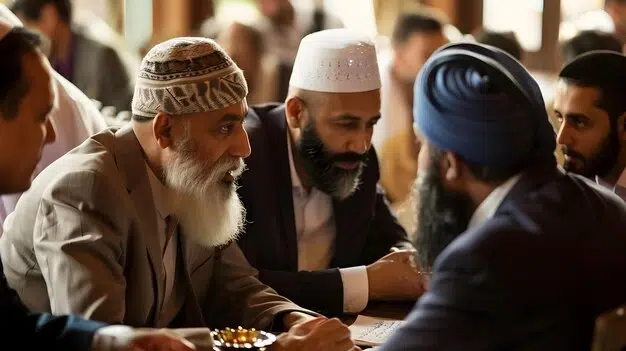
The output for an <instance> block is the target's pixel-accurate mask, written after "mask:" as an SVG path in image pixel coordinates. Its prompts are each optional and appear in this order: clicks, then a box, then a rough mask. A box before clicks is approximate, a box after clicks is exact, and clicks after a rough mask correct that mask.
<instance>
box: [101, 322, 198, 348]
mask: <svg viewBox="0 0 626 351" xmlns="http://www.w3.org/2000/svg"><path fill="white" fill-rule="evenodd" d="M92 350H94V351H97V350H115V351H194V350H196V347H195V346H194V345H193V344H192V343H191V342H189V341H187V340H185V339H184V338H182V337H180V336H178V335H176V334H174V333H172V332H170V331H168V330H166V329H161V330H158V329H150V328H141V329H134V328H130V327H127V326H120V325H112V326H108V327H104V328H101V329H99V330H98V332H97V333H96V335H95V336H94V345H93V348H92Z"/></svg>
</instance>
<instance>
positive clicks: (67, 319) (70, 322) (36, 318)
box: [0, 262, 104, 350]
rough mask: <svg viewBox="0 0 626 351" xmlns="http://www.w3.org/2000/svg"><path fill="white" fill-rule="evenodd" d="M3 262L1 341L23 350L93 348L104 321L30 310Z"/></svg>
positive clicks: (0, 298) (0, 296)
mask: <svg viewBox="0 0 626 351" xmlns="http://www.w3.org/2000/svg"><path fill="white" fill-rule="evenodd" d="M2 272H3V269H2V262H0V343H1V344H2V345H3V347H2V348H3V349H4V348H5V347H8V345H11V344H13V345H19V347H18V348H19V349H23V350H90V349H91V343H92V339H93V335H94V334H95V332H96V330H98V329H100V328H101V327H103V326H104V324H102V323H99V322H94V321H88V320H84V319H80V318H77V317H73V316H63V317H54V316H52V315H51V314H47V313H30V312H29V311H28V309H27V308H26V307H25V306H24V305H23V304H22V302H21V301H20V299H19V297H18V296H17V294H16V293H15V291H14V290H12V289H11V288H9V286H8V285H7V281H6V279H5V278H4V274H3V273H2Z"/></svg>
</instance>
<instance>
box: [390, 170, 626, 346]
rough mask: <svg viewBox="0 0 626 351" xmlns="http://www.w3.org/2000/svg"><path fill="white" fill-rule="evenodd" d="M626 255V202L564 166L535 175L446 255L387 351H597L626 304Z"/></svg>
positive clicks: (529, 174) (534, 172)
mask: <svg viewBox="0 0 626 351" xmlns="http://www.w3.org/2000/svg"><path fill="white" fill-rule="evenodd" d="M625 253H626V205H624V203H623V202H622V201H621V200H620V199H619V198H618V197H617V196H615V195H614V194H612V193H610V192H609V191H607V190H605V189H602V188H601V187H600V186H597V185H596V184H592V183H591V182H589V181H587V180H585V179H583V178H581V177H578V176H574V175H570V174H563V173H561V172H559V171H558V170H556V168H555V167H554V166H550V167H537V168H535V169H532V170H528V171H527V172H526V173H525V174H523V175H522V178H521V179H520V180H519V182H518V183H517V184H516V185H515V186H514V187H513V189H511V191H510V192H509V194H508V195H507V197H506V198H505V199H504V201H503V202H502V204H501V205H500V206H499V208H498V209H497V211H496V213H495V215H494V216H493V217H492V218H491V219H489V220H487V221H486V222H485V223H483V224H482V225H480V226H479V227H476V228H475V229H470V230H468V231H466V232H465V233H464V234H462V235H461V236H460V237H459V238H457V239H456V240H455V241H453V242H452V243H451V244H450V245H449V246H448V247H447V248H446V249H445V250H444V251H443V252H442V253H441V254H440V256H439V257H438V258H437V261H436V262H435V267H434V273H433V279H432V281H431V285H430V287H429V291H427V292H426V294H424V295H423V296H422V298H421V299H420V300H419V302H418V304H417V306H416V307H415V309H414V310H413V312H412V313H411V314H410V315H409V317H408V319H407V323H406V324H405V326H404V327H403V328H401V329H400V330H399V331H397V332H396V333H395V334H394V335H393V336H392V338H391V340H389V341H388V343H387V344H385V345H384V346H383V347H382V349H381V350H383V351H398V350H589V349H590V345H591V344H590V342H591V337H592V333H593V327H594V320H595V318H596V317H597V316H598V315H599V314H600V313H601V312H604V311H607V310H609V309H613V308H616V307H618V306H619V305H620V304H622V303H623V302H626V254H625Z"/></svg>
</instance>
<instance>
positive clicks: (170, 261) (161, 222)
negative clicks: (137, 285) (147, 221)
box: [146, 164, 178, 325]
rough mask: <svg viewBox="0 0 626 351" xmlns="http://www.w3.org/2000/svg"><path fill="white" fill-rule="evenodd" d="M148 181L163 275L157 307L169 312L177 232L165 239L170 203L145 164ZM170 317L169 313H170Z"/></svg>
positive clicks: (160, 184) (174, 274)
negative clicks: (163, 286) (155, 214)
mask: <svg viewBox="0 0 626 351" xmlns="http://www.w3.org/2000/svg"><path fill="white" fill-rule="evenodd" d="M146 170H147V172H148V179H149V180H150V189H151V190H152V197H153V198H154V207H155V210H156V213H157V230H158V235H159V242H160V244H161V253H162V254H163V267H162V269H163V273H164V276H165V293H164V296H163V300H162V301H163V304H162V305H161V306H159V307H158V311H159V312H161V313H160V315H162V312H163V311H167V310H169V307H172V306H170V305H173V303H172V304H171V303H170V302H171V297H172V291H173V288H174V278H175V276H176V252H177V250H178V230H176V229H174V230H173V233H172V235H171V237H170V238H169V239H167V235H168V233H166V229H167V217H168V216H170V215H172V210H171V208H170V206H169V205H170V203H171V201H168V199H167V189H166V188H165V186H164V185H163V183H161V181H160V180H159V179H158V178H157V177H156V175H155V174H154V172H152V169H151V168H150V167H149V166H148V165H147V164H146ZM170 315H171V313H170ZM160 322H161V323H162V324H163V325H167V324H169V322H170V321H160Z"/></svg>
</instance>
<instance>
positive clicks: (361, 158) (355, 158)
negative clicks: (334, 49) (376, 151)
mask: <svg viewBox="0 0 626 351" xmlns="http://www.w3.org/2000/svg"><path fill="white" fill-rule="evenodd" d="M329 159H330V161H331V162H361V163H366V162H367V153H365V154H357V153H356V152H343V153H340V154H335V155H332V156H330V158H329Z"/></svg>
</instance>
